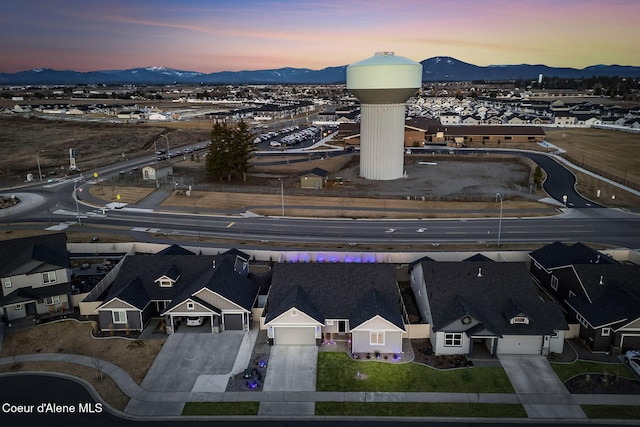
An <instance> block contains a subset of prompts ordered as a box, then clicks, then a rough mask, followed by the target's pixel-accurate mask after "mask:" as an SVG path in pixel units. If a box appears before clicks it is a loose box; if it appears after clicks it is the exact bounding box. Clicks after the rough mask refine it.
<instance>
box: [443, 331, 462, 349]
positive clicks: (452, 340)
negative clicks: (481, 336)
mask: <svg viewBox="0 0 640 427" xmlns="http://www.w3.org/2000/svg"><path fill="white" fill-rule="evenodd" d="M444 346H445V347H462V334H444Z"/></svg>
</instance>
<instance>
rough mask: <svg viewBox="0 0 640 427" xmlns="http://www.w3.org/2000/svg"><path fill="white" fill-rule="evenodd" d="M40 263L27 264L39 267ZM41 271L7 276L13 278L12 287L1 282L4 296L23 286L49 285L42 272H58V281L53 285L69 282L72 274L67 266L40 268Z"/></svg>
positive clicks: (38, 286) (27, 265)
mask: <svg viewBox="0 0 640 427" xmlns="http://www.w3.org/2000/svg"><path fill="white" fill-rule="evenodd" d="M39 264H40V263H35V262H28V263H26V264H25V266H26V268H29V267H33V268H35V267H37V266H38V265H39ZM39 270H40V271H39V272H37V273H32V274H17V275H15V276H6V277H9V278H11V287H9V288H7V287H5V286H4V283H0V286H1V287H2V294H3V295H4V296H6V295H8V294H10V293H11V292H14V291H15V290H16V289H21V288H28V287H32V288H42V287H45V286H49V285H48V284H44V283H42V273H46V272H52V271H53V272H55V274H56V281H55V283H51V284H52V285H54V284H60V283H67V282H69V277H70V276H71V272H70V270H67V269H66V268H60V269H53V270H52V269H46V268H45V269H39Z"/></svg>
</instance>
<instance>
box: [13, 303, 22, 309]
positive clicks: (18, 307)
mask: <svg viewBox="0 0 640 427" xmlns="http://www.w3.org/2000/svg"><path fill="white" fill-rule="evenodd" d="M14 307H15V308H16V310H22V304H16V305H15V306H14Z"/></svg>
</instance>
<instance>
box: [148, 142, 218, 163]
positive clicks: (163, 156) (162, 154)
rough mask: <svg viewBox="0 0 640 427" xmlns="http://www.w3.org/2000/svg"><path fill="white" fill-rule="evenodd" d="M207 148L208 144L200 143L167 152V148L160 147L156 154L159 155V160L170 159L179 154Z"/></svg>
mask: <svg viewBox="0 0 640 427" xmlns="http://www.w3.org/2000/svg"><path fill="white" fill-rule="evenodd" d="M205 148H207V145H206V144H198V145H196V146H195V147H193V148H192V147H187V148H184V149H178V150H176V151H171V152H169V153H168V154H167V150H165V149H160V150H158V151H156V155H157V156H158V160H168V159H171V158H174V157H178V156H183V155H186V154H191V153H193V152H194V151H200V150H204V149H205Z"/></svg>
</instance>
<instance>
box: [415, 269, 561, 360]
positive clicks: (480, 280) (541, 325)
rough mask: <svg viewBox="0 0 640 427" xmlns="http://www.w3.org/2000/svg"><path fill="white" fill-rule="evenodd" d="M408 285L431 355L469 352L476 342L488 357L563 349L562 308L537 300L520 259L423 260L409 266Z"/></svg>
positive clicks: (556, 351) (558, 351)
mask: <svg viewBox="0 0 640 427" xmlns="http://www.w3.org/2000/svg"><path fill="white" fill-rule="evenodd" d="M411 288H412V290H413V293H414V295H415V298H416V302H417V305H418V308H419V311H420V313H421V316H422V317H423V320H424V321H425V322H426V323H429V324H430V325H431V335H430V340H431V345H432V347H433V349H434V352H435V354H436V355H441V354H464V355H468V356H473V354H474V351H475V352H478V351H481V349H480V348H477V347H476V346H478V347H482V351H488V352H489V353H490V354H491V355H492V356H493V357H495V356H497V355H500V354H542V355H547V354H549V353H552V352H554V353H561V352H562V350H563V346H564V331H565V330H568V325H567V322H566V321H565V319H564V316H563V313H562V310H560V307H559V306H558V304H557V303H556V302H552V301H549V302H545V301H542V300H541V299H540V297H539V296H538V294H537V292H536V289H535V286H534V284H533V282H532V281H531V278H530V277H529V274H528V271H527V268H526V265H525V264H524V263H501V262H493V261H486V260H484V261H483V260H482V258H481V257H472V258H470V259H469V261H468V262H434V261H431V260H428V259H425V260H422V261H420V262H417V263H414V264H412V266H411ZM474 347H476V348H475V350H474Z"/></svg>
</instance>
